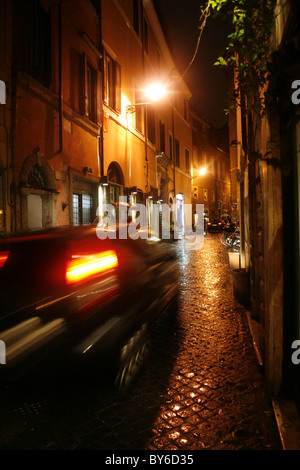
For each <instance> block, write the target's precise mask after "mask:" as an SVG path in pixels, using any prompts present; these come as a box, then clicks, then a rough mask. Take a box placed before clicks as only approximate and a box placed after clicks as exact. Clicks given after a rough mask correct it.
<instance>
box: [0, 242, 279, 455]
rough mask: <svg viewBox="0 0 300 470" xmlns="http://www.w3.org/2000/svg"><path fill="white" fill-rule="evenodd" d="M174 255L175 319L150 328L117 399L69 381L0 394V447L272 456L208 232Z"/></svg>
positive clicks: (256, 375) (260, 400)
mask: <svg viewBox="0 0 300 470" xmlns="http://www.w3.org/2000/svg"><path fill="white" fill-rule="evenodd" d="M168 249H175V250H176V251H177V253H178V257H179V267H180V285H179V311H178V314H177V316H172V315H171V316H170V315H165V316H163V317H162V318H161V320H160V322H159V324H158V325H157V326H156V328H155V331H154V332H153V348H152V353H151V356H150V358H149V361H148V364H147V367H145V369H144V371H143V373H142V374H141V375H140V376H139V378H138V380H137V382H136V383H135V385H134V387H133V388H132V389H131V390H130V391H128V392H127V393H126V394H122V395H119V394H117V393H116V392H115V391H114V390H113V389H112V387H111V384H110V383H109V382H107V381H102V380H101V378H99V380H94V379H93V380H88V379H87V378H84V379H83V378H82V377H80V376H79V377H77V378H74V380H72V381H69V380H68V381H65V382H63V383H59V384H57V383H55V382H52V383H50V384H49V383H48V384H40V385H39V386H37V387H36V388H34V389H33V388H32V387H25V388H22V389H21V388H8V389H7V388H5V387H2V389H1V390H0V397H1V403H2V406H1V410H0V435H1V443H0V449H29V450H31V449H98V450H143V449H146V450H149V451H153V450H201V449H206V450H218V449H226V450H238V449H249V450H263V449H270V450H275V449H276V450H277V449H278V450H280V449H281V443H280V438H279V435H278V431H277V427H276V421H275V418H274V414H273V410H272V406H271V403H270V401H269V399H268V397H267V395H266V392H265V388H264V380H263V376H262V374H261V371H260V368H259V365H258V362H257V359H256V357H255V352H254V349H253V346H252V340H251V336H250V332H249V328H248V324H247V318H246V312H245V310H244V308H243V307H242V306H241V305H240V304H238V303H237V302H236V301H235V300H234V298H233V294H232V281H231V275H230V272H229V268H228V263H227V255H226V251H225V250H224V247H223V246H222V245H221V243H220V242H219V239H218V237H217V236H213V237H207V239H206V240H205V243H204V247H203V249H202V250H201V251H186V250H185V248H184V245H183V244H182V242H178V243H177V244H174V245H172V246H170V247H168Z"/></svg>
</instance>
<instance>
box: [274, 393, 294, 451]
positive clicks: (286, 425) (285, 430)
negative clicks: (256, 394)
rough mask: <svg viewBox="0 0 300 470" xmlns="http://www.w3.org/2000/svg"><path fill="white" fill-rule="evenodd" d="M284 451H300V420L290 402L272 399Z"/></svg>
mask: <svg viewBox="0 0 300 470" xmlns="http://www.w3.org/2000/svg"><path fill="white" fill-rule="evenodd" d="M272 404H273V409H274V413H275V418H276V421H277V427H278V431H279V435H280V439H281V443H282V448H283V450H300V420H299V416H298V413H297V410H296V406H295V404H294V403H293V402H292V401H290V400H284V399H276V398H273V399H272Z"/></svg>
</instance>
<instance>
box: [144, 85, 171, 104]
mask: <svg viewBox="0 0 300 470" xmlns="http://www.w3.org/2000/svg"><path fill="white" fill-rule="evenodd" d="M145 92H146V96H147V98H148V99H149V100H151V101H159V100H160V99H161V98H162V97H163V96H164V94H165V93H166V90H165V87H164V86H163V85H161V84H160V83H152V84H151V85H149V86H148V88H147V89H146V90H145Z"/></svg>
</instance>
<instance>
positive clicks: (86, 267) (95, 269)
mask: <svg viewBox="0 0 300 470" xmlns="http://www.w3.org/2000/svg"><path fill="white" fill-rule="evenodd" d="M117 266H118V257H117V254H116V252H115V251H114V250H108V251H103V252H101V253H93V254H89V255H83V256H82V255H73V256H72V259H71V260H69V261H68V262H67V269H66V281H67V284H74V283H76V282H80V281H84V280H86V279H88V278H90V277H92V276H94V275H96V274H100V273H103V272H105V271H109V270H110V269H113V268H116V267H117Z"/></svg>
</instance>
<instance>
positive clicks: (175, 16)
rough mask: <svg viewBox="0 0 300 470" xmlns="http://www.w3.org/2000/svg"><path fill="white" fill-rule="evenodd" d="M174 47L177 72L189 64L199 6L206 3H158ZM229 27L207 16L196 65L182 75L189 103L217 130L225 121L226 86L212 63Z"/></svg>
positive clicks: (188, 0)
mask: <svg viewBox="0 0 300 470" xmlns="http://www.w3.org/2000/svg"><path fill="white" fill-rule="evenodd" d="M159 4H160V8H161V11H162V13H163V16H164V20H165V23H166V26H167V32H168V36H169V39H170V42H171V45H172V47H173V57H174V60H175V63H176V65H177V67H178V68H179V70H180V72H183V71H184V70H185V69H186V67H187V66H188V64H189V62H190V61H191V59H192V57H193V55H194V52H195V49H196V45H197V39H198V36H199V32H200V31H199V29H198V22H199V18H200V13H201V10H200V6H201V5H202V6H203V5H205V4H206V0H204V1H203V0H159ZM227 32H228V26H227V25H226V24H225V22H224V21H223V20H221V19H218V20H216V19H214V18H212V16H209V18H208V20H207V22H206V26H205V28H204V31H203V33H202V37H201V41H200V45H199V49H198V53H197V56H196V58H195V61H194V62H193V64H192V66H191V67H190V69H189V70H188V72H187V74H186V75H185V81H186V82H187V84H188V85H189V87H190V89H191V91H192V93H193V98H192V100H191V103H192V104H193V105H194V106H196V108H197V109H198V111H199V112H200V113H201V114H202V115H203V116H204V117H205V118H206V119H208V120H209V121H210V122H211V123H213V124H214V125H215V126H216V127H221V126H222V125H224V124H225V123H226V121H227V116H226V115H225V113H224V108H226V107H227V103H226V99H227V83H226V77H225V75H224V72H223V71H222V70H221V69H220V68H219V67H217V66H214V65H213V64H214V62H215V61H216V60H217V58H218V57H219V56H220V55H222V54H223V51H224V49H225V41H226V35H227Z"/></svg>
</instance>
